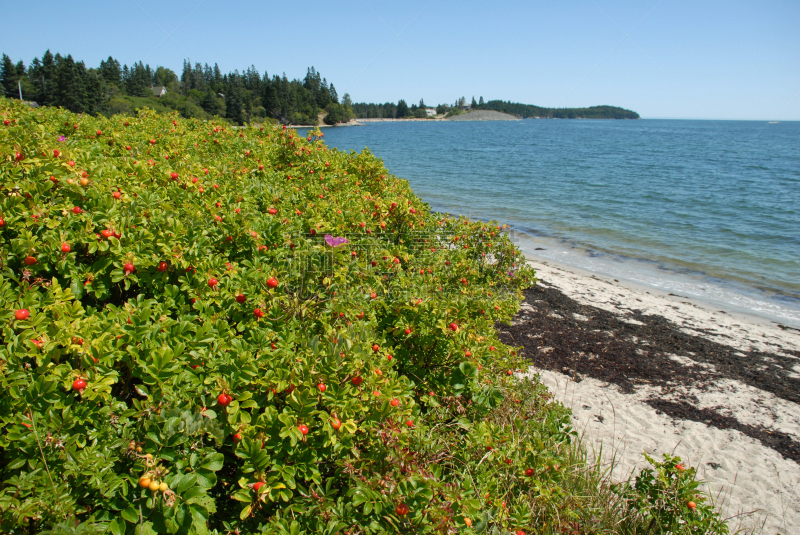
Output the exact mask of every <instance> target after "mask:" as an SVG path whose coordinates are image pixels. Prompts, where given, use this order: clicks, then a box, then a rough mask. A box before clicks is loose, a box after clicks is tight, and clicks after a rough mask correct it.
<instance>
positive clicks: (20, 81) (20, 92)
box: [17, 80, 22, 100]
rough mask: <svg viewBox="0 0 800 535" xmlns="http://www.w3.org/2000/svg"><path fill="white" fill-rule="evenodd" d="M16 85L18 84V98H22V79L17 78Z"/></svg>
mask: <svg viewBox="0 0 800 535" xmlns="http://www.w3.org/2000/svg"><path fill="white" fill-rule="evenodd" d="M17 85H18V86H19V99H20V100H22V80H17Z"/></svg>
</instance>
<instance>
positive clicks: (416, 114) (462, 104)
mask: <svg viewBox="0 0 800 535" xmlns="http://www.w3.org/2000/svg"><path fill="white" fill-rule="evenodd" d="M426 107H427V106H426V105H425V101H424V100H423V99H420V101H419V106H417V105H415V104H412V105H411V106H410V107H409V106H408V104H406V101H405V100H403V99H400V101H398V103H397V104H395V103H393V102H386V103H384V104H372V103H367V102H357V103H355V104H353V105H352V110H353V113H354V115H355V116H356V117H357V118H359V119H368V118H381V119H400V118H421V119H424V118H426V117H428V116H429V115H428V113H427V112H426ZM472 110H491V111H499V112H503V113H508V114H511V115H515V116H517V117H520V118H522V119H528V118H538V119H638V118H639V114H638V113H636V112H635V111H631V110H626V109H624V108H618V107H616V106H591V107H589V108H543V107H541V106H534V105H532V104H520V103H518V102H511V101H503V100H490V101H488V102H486V101H484V99H483V97H480V99H479V100H477V101H476V100H475V97H472V100H471V101H470V102H469V104H468V103H467V99H466V98H464V97H460V98H457V99H456V100H455V101H454V102H453V104H439V105H438V106H436V115H445V116H447V117H449V116H452V115H458V114H460V113H463V112H465V111H472Z"/></svg>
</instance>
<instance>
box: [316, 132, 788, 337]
mask: <svg viewBox="0 0 800 535" xmlns="http://www.w3.org/2000/svg"><path fill="white" fill-rule="evenodd" d="M325 141H326V142H327V143H328V145H329V146H331V147H337V148H339V149H340V150H355V151H361V150H363V149H364V148H365V147H368V148H369V149H370V150H371V151H372V152H373V153H374V154H376V155H377V156H379V157H381V158H382V159H383V160H384V162H385V164H386V166H387V167H388V168H389V170H390V172H392V173H393V174H395V175H397V176H400V177H403V178H406V179H408V180H409V182H410V183H411V186H412V187H413V189H414V191H415V192H416V193H417V194H418V195H419V196H420V197H421V198H422V199H423V200H424V201H426V202H427V203H429V205H430V206H431V208H432V209H434V210H436V211H441V212H449V213H452V214H455V215H457V214H463V215H465V216H469V217H470V218H474V219H481V220H497V221H500V222H503V223H507V224H509V225H511V226H512V228H513V239H515V240H516V241H517V244H518V245H519V246H520V247H521V248H522V250H523V251H525V252H527V253H530V254H534V255H536V256H539V257H542V258H547V259H551V260H555V261H558V262H561V263H563V264H567V265H572V266H576V267H580V268H584V269H589V270H591V271H593V272H598V273H602V274H605V275H609V276H613V277H615V278H618V279H623V280H628V281H631V282H635V283H639V284H643V285H645V286H649V287H653V288H658V289H660V290H663V291H668V292H672V293H675V294H678V295H682V296H685V297H691V298H695V299H698V300H701V301H705V302H709V303H713V304H715V305H718V306H720V307H721V308H722V309H724V310H734V311H740V312H749V313H751V314H756V315H760V316H762V317H766V318H770V319H773V320H775V321H779V322H781V323H785V324H787V325H800V123H799V122H782V123H778V124H770V123H767V122H766V121H764V122H756V121H682V120H646V119H645V120H638V121H610V120H608V121H607V120H531V119H529V120H524V121H507V122H506V121H503V122H435V123H434V122H431V123H419V122H399V123H372V124H368V125H365V126H358V127H337V128H328V129H325Z"/></svg>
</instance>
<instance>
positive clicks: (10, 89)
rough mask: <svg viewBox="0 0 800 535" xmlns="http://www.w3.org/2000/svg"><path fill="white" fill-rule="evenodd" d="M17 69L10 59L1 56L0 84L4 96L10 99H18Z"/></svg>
mask: <svg viewBox="0 0 800 535" xmlns="http://www.w3.org/2000/svg"><path fill="white" fill-rule="evenodd" d="M17 80H19V76H18V75H17V69H16V67H14V63H13V62H12V61H11V58H9V57H8V56H6V55H5V54H3V60H2V65H0V84H2V86H3V93H5V96H7V97H11V98H19V91H17Z"/></svg>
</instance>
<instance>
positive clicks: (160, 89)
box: [150, 85, 167, 97]
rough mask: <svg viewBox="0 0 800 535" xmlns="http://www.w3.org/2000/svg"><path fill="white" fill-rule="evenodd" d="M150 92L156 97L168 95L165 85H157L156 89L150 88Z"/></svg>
mask: <svg viewBox="0 0 800 535" xmlns="http://www.w3.org/2000/svg"><path fill="white" fill-rule="evenodd" d="M150 91H152V92H153V96H154V97H163V96H164V95H166V94H167V88H166V87H164V86H163V85H157V86H155V87H153V86H150Z"/></svg>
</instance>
